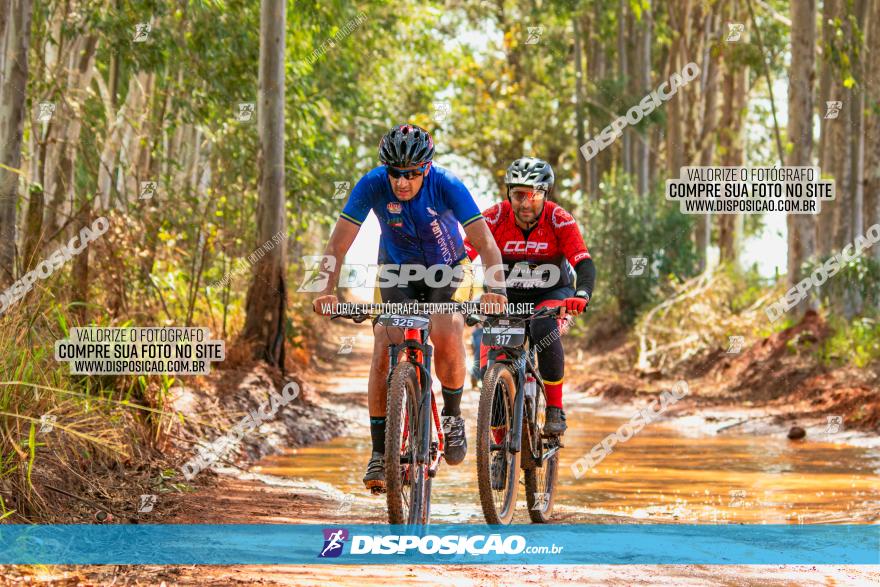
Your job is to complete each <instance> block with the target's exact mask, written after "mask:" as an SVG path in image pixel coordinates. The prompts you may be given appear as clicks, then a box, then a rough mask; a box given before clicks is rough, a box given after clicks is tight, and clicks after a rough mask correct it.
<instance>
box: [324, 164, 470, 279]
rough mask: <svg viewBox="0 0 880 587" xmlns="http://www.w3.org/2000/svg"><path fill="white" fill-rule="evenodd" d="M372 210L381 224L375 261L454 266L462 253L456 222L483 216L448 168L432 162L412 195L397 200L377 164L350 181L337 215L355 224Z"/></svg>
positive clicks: (460, 222) (468, 193)
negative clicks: (343, 203) (350, 189)
mask: <svg viewBox="0 0 880 587" xmlns="http://www.w3.org/2000/svg"><path fill="white" fill-rule="evenodd" d="M370 210H372V211H373V212H374V213H375V214H376V217H377V218H378V219H379V225H380V226H381V227H382V237H381V239H380V241H379V257H378V262H379V263H396V264H404V263H411V264H419V265H425V266H426V267H427V266H429V265H455V264H457V263H458V262H459V261H461V260H462V259H464V258H465V257H467V255H466V253H465V249H464V242H463V240H462V238H461V233H460V232H459V230H458V225H459V224H461V225H462V226H467V225H469V224H471V223H473V222H476V221H478V220H480V219H481V218H482V217H483V216H482V214H480V209H479V208H477V204H476V202H474V198H473V196H471V193H470V192H469V191H468V189H467V188H466V187H465V186H464V184H463V183H462V182H461V180H460V179H458V178H457V177H455V175H453V174H452V172H450V171H448V170H446V169H443V168H442V167H438V166H436V165H432V166H431V169H430V171H429V172H428V175H427V176H426V177H425V179H424V181H423V183H422V187H421V189H420V190H419V192H418V193H417V194H416V197H414V198H413V199H411V200H409V201H406V202H401V201H400V200H398V199H397V197H396V196H395V195H394V192H392V191H391V183H390V182H389V181H388V172H387V171H386V170H385V167H384V166H381V167H376V168H375V169H373V170H372V171H370V172H369V173H367V174H366V175H365V176H363V177H362V178H361V180H360V181H359V182H358V183H357V185H356V186H354V189H353V190H352V191H351V196H350V197H349V199H348V203H346V204H345V208H343V210H342V214H341V215H340V218H344V219H345V220H348V221H349V222H353V223H355V224H357V225H358V226H360V225H361V224H363V222H364V220H366V219H367V215H368V214H369V213H370Z"/></svg>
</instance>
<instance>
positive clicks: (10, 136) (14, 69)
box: [0, 0, 32, 289]
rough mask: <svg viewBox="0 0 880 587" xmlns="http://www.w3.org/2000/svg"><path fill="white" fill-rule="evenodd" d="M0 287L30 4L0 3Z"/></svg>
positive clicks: (10, 250) (12, 204)
mask: <svg viewBox="0 0 880 587" xmlns="http://www.w3.org/2000/svg"><path fill="white" fill-rule="evenodd" d="M0 8H2V10H0V164H2V165H3V167H0V286H2V287H3V288H4V289H5V287H6V286H8V285H10V284H11V283H12V282H13V281H14V280H15V242H16V237H17V235H16V225H17V218H16V210H17V203H18V184H19V178H20V176H21V175H23V173H20V172H19V171H18V170H19V167H20V166H21V141H22V133H23V132H24V108H25V91H26V89H27V77H28V45H29V42H30V31H31V10H32V6H31V2H30V0H0Z"/></svg>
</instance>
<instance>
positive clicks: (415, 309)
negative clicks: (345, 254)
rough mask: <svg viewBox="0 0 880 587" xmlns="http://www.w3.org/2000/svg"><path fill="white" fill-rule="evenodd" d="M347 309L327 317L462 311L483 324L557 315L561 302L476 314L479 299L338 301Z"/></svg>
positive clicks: (468, 320)
mask: <svg viewBox="0 0 880 587" xmlns="http://www.w3.org/2000/svg"><path fill="white" fill-rule="evenodd" d="M339 305H342V306H343V307H344V308H345V309H346V310H347V311H341V312H335V313H333V314H331V315H330V319H331V320H336V319H337V318H345V319H348V320H352V321H353V322H355V323H358V324H359V323H361V322H364V321H365V320H366V319H367V318H371V317H375V316H381V315H383V314H400V315H404V316H418V315H431V314H464V315H465V316H466V319H465V322H466V323H467V325H468V326H476V325H478V324H483V323H485V322H486V321H487V320H489V319H490V318H502V317H504V318H511V319H513V320H518V321H522V322H527V321H529V320H534V319H536V318H543V317H545V316H558V315H559V312H560V310H561V309H562V306H545V307H543V308H540V309H538V310H537V311H535V312H532V313H531V314H508V313H503V314H480V313H479V309H480V305H481V303H480V302H474V301H472V302H449V303H438V304H421V303H416V302H408V303H399V304H395V303H383V304H345V305H343V304H339Z"/></svg>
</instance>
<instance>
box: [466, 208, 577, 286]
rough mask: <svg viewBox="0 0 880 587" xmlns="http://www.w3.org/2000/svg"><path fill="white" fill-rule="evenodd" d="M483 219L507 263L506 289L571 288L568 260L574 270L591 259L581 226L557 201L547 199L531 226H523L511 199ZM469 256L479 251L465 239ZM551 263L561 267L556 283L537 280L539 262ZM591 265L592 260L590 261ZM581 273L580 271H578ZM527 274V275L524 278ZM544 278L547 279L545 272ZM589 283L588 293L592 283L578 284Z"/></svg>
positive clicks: (486, 211)
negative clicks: (566, 263) (515, 212)
mask: <svg viewBox="0 0 880 587" xmlns="http://www.w3.org/2000/svg"><path fill="white" fill-rule="evenodd" d="M483 218H484V219H485V220H486V224H488V225H489V230H490V231H491V232H492V236H494V237H495V242H496V243H498V248H499V249H501V257H502V261H503V262H504V264H505V266H506V267H505V278H506V280H507V288H508V289H514V290H521V291H532V292H534V293H536V294H537V293H539V292H542V291H548V290H552V289H556V288H560V287H571V286H572V283H571V274H570V272H569V270H568V268H567V267H565V261H568V263H569V264H571V266H572V267H573V268H575V269H577V267H578V264H580V263H581V262H582V261H585V260H588V259H591V257H590V252H589V251H588V250H587V245H586V244H584V239H583V237H582V236H581V232H580V230H579V229H578V226H577V222H575V219H574V218H573V217H572V215H571V214H569V213H568V212H566V211H565V210H564V209H563V208H562V207H561V206H559V205H558V204H556V203H554V202H545V203H544V209H543V210H542V211H541V216H540V217H539V218H538V222H537V223H536V224H534V225H533V226H532V227H531V228H530V229H528V230H525V229H522V228H520V227H519V226H518V225H517V223H516V219H515V217H514V214H513V208H512V207H511V205H510V202H509V201H504V202H500V203H498V204H495V205H494V206H492V207H491V208H487V209H486V210H483ZM465 248H466V250H467V254H468V257H470V258H471V260H473V259H474V258H476V256H477V254H478V253H477V251H476V249H474V247H473V246H472V245H471V243H470V242H468V241H465ZM544 264H551V265H556V266H557V267H559V280H558V282H556V283H552V282H551V283H541V279H535V272H531V273H530V272H529V271H525V269H526V268H529V269H531V270H533V269H535V268H536V267H537V266H538V265H544ZM590 265H591V266H592V262H590ZM578 273H579V274H580V273H581V272H580V271H579V272H578ZM523 275H527V276H529V277H528V278H525V279H523V278H521V276H523ZM544 275H545V279H546V274H544ZM585 281H586V280H585ZM586 285H588V295H590V294H591V293H592V286H593V284H592V283H590V284H580V283H579V284H578V289H582V286H586Z"/></svg>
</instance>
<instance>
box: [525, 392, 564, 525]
mask: <svg viewBox="0 0 880 587" xmlns="http://www.w3.org/2000/svg"><path fill="white" fill-rule="evenodd" d="M535 399H536V402H535V403H534V405H533V406H528V407H527V410H526V411H527V412H530V411H532V410H534V414H527V416H528V418H527V419H528V422H529V423H528V424H527V425H526V426H524V427H523V428H525V430H524V431H523V447H524V448H523V452H524V453H525V454H524V455H523V469H524V471H523V475H524V477H525V485H526V503H527V504H528V506H529V518H531V520H532V522H534V523H535V524H546V523H547V522H549V521H550V516H551V514H552V513H553V502H554V499H555V496H556V481H557V477H558V476H559V441H558V439H555V438H549V439H548V438H544V436H543V430H544V414H545V409H546V398H545V396H544V391H543V390H539V391H538V394H537V396H536V397H535ZM532 418H534V419H532ZM547 455H550V456H549V457H548V456H547Z"/></svg>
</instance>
